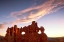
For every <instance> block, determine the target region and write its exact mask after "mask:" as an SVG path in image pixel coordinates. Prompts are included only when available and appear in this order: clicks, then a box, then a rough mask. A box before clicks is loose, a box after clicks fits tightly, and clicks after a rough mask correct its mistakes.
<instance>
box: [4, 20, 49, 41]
mask: <svg viewBox="0 0 64 42" xmlns="http://www.w3.org/2000/svg"><path fill="white" fill-rule="evenodd" d="M39 31H41V34H38V32H39ZM6 32H7V33H6V35H5V39H6V41H7V42H47V41H48V39H47V35H46V34H45V33H44V27H40V28H39V27H38V26H37V23H36V22H35V21H33V22H32V24H31V25H29V26H25V27H23V28H22V27H21V28H18V27H17V25H14V27H11V28H9V27H8V29H7V31H6ZM22 32H24V33H25V34H22Z"/></svg>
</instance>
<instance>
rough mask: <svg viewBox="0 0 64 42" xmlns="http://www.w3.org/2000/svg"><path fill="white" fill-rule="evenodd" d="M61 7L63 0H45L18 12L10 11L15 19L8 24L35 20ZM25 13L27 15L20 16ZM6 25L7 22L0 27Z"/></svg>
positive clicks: (62, 6) (63, 5)
mask: <svg viewBox="0 0 64 42" xmlns="http://www.w3.org/2000/svg"><path fill="white" fill-rule="evenodd" d="M40 2H41V0H40ZM61 8H64V0H47V1H46V2H44V3H42V4H40V5H37V6H32V7H29V8H27V9H24V10H21V11H18V12H12V13H11V14H10V15H11V16H12V17H13V18H14V17H16V18H17V19H16V20H15V21H12V22H9V23H8V24H11V25H15V24H21V23H29V22H31V21H36V20H38V19H40V18H41V17H43V16H45V15H47V14H51V13H53V12H57V11H58V10H59V9H61ZM27 13H28V16H24V17H22V15H26V14H27ZM19 16H21V18H19ZM6 25H7V23H6V24H4V23H3V24H0V28H5V27H6Z"/></svg>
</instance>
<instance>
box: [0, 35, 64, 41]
mask: <svg viewBox="0 0 64 42" xmlns="http://www.w3.org/2000/svg"><path fill="white" fill-rule="evenodd" d="M0 42H6V40H5V39H4V37H3V36H0ZM48 42H64V37H57V38H51V37H49V38H48Z"/></svg>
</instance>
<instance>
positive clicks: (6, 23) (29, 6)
mask: <svg viewBox="0 0 64 42" xmlns="http://www.w3.org/2000/svg"><path fill="white" fill-rule="evenodd" d="M32 21H36V22H37V23H38V26H39V27H40V26H43V27H44V28H45V33H46V34H47V36H48V37H63V36H64V0H0V35H3V36H4V35H5V34H6V30H7V28H8V27H12V26H14V25H18V27H19V28H20V27H24V26H28V25H30V24H31V22H32Z"/></svg>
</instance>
